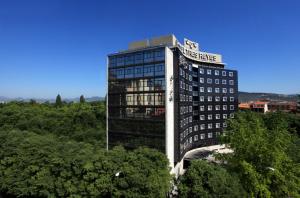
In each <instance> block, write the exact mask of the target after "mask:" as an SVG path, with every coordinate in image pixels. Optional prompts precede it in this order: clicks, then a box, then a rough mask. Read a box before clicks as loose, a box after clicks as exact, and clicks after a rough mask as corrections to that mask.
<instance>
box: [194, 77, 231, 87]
mask: <svg viewBox="0 0 300 198" xmlns="http://www.w3.org/2000/svg"><path fill="white" fill-rule="evenodd" d="M199 82H200V83H204V82H205V80H204V78H200V79H199ZM206 82H207V84H212V82H213V80H212V79H211V78H207V79H206ZM228 82H229V85H234V80H228ZM215 84H217V85H218V84H220V79H215ZM226 84H227V80H226V79H222V85H226Z"/></svg>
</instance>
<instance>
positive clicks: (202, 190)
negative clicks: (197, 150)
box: [178, 160, 246, 198]
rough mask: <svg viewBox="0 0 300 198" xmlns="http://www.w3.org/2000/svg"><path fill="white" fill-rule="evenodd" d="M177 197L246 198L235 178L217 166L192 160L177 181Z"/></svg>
mask: <svg viewBox="0 0 300 198" xmlns="http://www.w3.org/2000/svg"><path fill="white" fill-rule="evenodd" d="M178 189H179V197H203V198H210V197H212V198H213V197H224V198H226V197H228V198H234V197H237V198H239V197H246V196H245V195H246V194H245V191H244V190H243V188H242V186H241V185H240V183H239V179H238V178H237V177H236V176H233V175H230V174H229V173H228V172H227V170H226V169H224V168H222V167H221V166H219V165H215V164H212V163H208V162H206V161H202V160H193V161H192V163H191V166H190V167H189V168H188V170H187V172H186V173H185V174H184V175H183V176H182V177H181V178H180V179H179V185H178Z"/></svg>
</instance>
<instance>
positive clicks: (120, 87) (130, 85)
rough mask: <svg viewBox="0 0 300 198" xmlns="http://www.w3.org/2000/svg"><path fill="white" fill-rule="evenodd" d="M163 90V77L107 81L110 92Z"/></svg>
mask: <svg viewBox="0 0 300 198" xmlns="http://www.w3.org/2000/svg"><path fill="white" fill-rule="evenodd" d="M153 90H165V79H164V78H149V79H132V80H126V81H123V82H119V81H111V82H109V91H110V92H124V91H125V92H132V91H153Z"/></svg>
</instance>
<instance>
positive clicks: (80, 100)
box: [79, 95, 85, 103]
mask: <svg viewBox="0 0 300 198" xmlns="http://www.w3.org/2000/svg"><path fill="white" fill-rule="evenodd" d="M79 102H80V103H85V98H84V96H83V95H81V96H80V99H79Z"/></svg>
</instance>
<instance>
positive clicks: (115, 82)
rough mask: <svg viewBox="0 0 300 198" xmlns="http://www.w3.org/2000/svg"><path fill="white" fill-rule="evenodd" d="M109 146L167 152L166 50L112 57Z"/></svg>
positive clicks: (110, 69)
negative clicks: (147, 148)
mask: <svg viewBox="0 0 300 198" xmlns="http://www.w3.org/2000/svg"><path fill="white" fill-rule="evenodd" d="M108 65H109V67H108V74H109V75H108V144H109V147H110V148H111V147H113V146H116V145H123V146H124V147H126V148H137V147H139V146H148V147H150V148H156V149H158V150H161V151H162V152H165V87H166V86H165V47H159V48H154V49H149V50H142V51H137V52H131V53H130V52H128V53H120V54H116V55H111V56H109V62H108Z"/></svg>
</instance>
